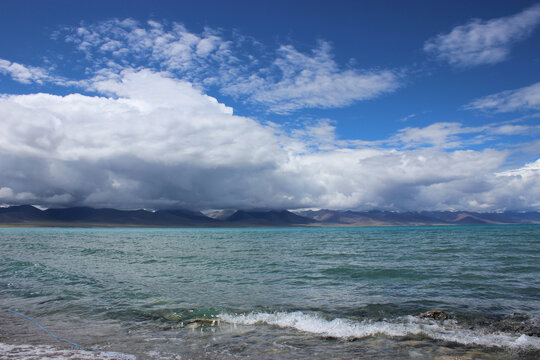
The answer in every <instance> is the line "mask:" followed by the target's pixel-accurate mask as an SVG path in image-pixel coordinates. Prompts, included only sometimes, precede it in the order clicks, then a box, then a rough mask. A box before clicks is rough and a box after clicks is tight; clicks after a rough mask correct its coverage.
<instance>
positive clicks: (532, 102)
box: [464, 82, 540, 112]
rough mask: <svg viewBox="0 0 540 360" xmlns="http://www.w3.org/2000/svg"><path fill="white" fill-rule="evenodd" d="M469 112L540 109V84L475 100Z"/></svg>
mask: <svg viewBox="0 0 540 360" xmlns="http://www.w3.org/2000/svg"><path fill="white" fill-rule="evenodd" d="M464 108H465V109H467V110H484V111H493V112H510V111H522V110H539V109H540V82H537V83H536V84H533V85H530V86H527V87H523V88H520V89H515V90H507V91H503V92H500V93H497V94H493V95H488V96H485V97H481V98H479V99H476V100H473V101H472V102H471V103H469V104H467V105H465V106H464Z"/></svg>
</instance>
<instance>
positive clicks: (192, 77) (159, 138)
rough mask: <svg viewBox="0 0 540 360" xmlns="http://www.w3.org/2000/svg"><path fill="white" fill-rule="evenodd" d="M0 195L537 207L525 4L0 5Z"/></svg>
mask: <svg viewBox="0 0 540 360" xmlns="http://www.w3.org/2000/svg"><path fill="white" fill-rule="evenodd" d="M0 34H2V35H0V205H3V206H6V205H17V204H34V205H38V206H41V207H68V206H91V207H113V208H118V209H139V208H145V209H165V208H188V209H195V210H208V209H254V208H257V209H283V208H286V209H306V208H314V209H317V208H329V209H352V210H373V209H378V210H389V211H420V210H452V211H456V210H469V211H481V212H491V211H539V210H540V2H538V1H496V0H489V1H484V0H482V1H480V0H471V1H440V0H435V1H434V0H429V1H427V0H426V1H416V0H411V1H398V0H395V1H389V0H381V1H342V0H339V1H280V0H278V1H238V0H231V1H197V2H191V1H155V2H150V1H140V0H130V1H127V0H126V1H119V0H109V1H67V0H51V1H39V0H34V1H29V0H3V1H1V2H0Z"/></svg>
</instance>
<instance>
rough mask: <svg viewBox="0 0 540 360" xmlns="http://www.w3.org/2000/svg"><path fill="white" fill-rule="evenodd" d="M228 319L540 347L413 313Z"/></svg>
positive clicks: (319, 330) (338, 334)
mask: <svg viewBox="0 0 540 360" xmlns="http://www.w3.org/2000/svg"><path fill="white" fill-rule="evenodd" d="M219 317H220V318H221V319H222V320H223V321H225V322H228V323H231V324H238V325H255V324H268V325H273V326H278V327H281V328H293V329H296V330H300V331H303V332H307V333H312V334H317V335H320V336H324V337H333V338H341V339H359V338H364V337H368V336H374V335H387V336H407V335H420V334H422V335H425V336H428V337H430V338H432V339H436V340H444V341H449V342H455V343H459V344H463V345H480V346H488V347H503V348H510V349H520V350H525V349H534V350H539V349H540V338H537V337H534V336H528V335H525V334H510V333H484V332H481V331H474V330H469V329H463V328H460V327H459V326H457V325H456V324H455V322H452V321H445V322H444V323H440V322H436V321H433V320H427V319H420V318H417V317H414V316H407V317H402V318H398V319H396V320H395V322H389V321H367V320H366V321H353V320H349V319H340V318H336V319H333V320H326V319H324V318H322V317H320V316H317V315H312V314H306V313H303V312H301V311H296V312H276V313H249V314H240V315H232V314H221V315H219Z"/></svg>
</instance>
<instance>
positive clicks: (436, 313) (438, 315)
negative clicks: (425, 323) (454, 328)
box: [419, 310, 450, 320]
mask: <svg viewBox="0 0 540 360" xmlns="http://www.w3.org/2000/svg"><path fill="white" fill-rule="evenodd" d="M419 316H420V317H421V318H431V319H433V320H446V319H450V315H449V314H448V313H446V312H444V311H442V310H430V311H427V312H425V313H421V314H420V315H419Z"/></svg>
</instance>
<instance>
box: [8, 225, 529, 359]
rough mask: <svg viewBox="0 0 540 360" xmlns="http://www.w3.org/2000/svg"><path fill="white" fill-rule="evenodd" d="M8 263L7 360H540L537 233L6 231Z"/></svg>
mask: <svg viewBox="0 0 540 360" xmlns="http://www.w3.org/2000/svg"><path fill="white" fill-rule="evenodd" d="M0 253H1V258H0V311H1V316H0V354H2V353H3V354H4V355H3V356H4V357H5V358H9V359H12V358H13V359H23V358H24V359H26V358H32V357H35V358H42V357H46V356H49V357H54V356H56V357H60V358H89V359H92V358H107V357H108V358H121V359H135V358H136V359H160V358H171V359H180V358H181V359H206V358H209V359H227V358H231V359H236V358H239V359H244V358H247V359H250V358H255V359H317V358H319V359H329V358H333V359H352V358H365V359H380V358H403V359H409V358H416V359H451V358H463V359H513V358H516V359H527V358H529V359H536V358H539V357H540V338H539V334H540V226H534V225H527V226H525V225H523V226H521V225H519V226H517V225H516V226H471V227H387V228H323V229H320V228H317V229H314V228H288V229H0ZM431 309H440V310H444V311H445V312H447V313H448V314H450V315H451V318H450V319H447V320H444V321H437V320H433V319H429V318H421V317H419V316H418V315H419V314H420V313H422V312H425V311H428V310H431ZM7 310H14V311H17V312H20V313H22V314H25V315H27V316H29V317H31V318H32V319H34V320H35V321H37V322H38V323H39V324H41V325H42V326H43V327H44V328H46V329H47V330H49V331H50V332H51V333H53V334H55V335H57V336H59V337H61V338H63V339H68V340H70V341H72V342H75V343H77V344H79V345H80V346H82V347H83V348H84V349H81V348H78V347H76V346H73V345H70V344H68V343H65V342H61V341H58V340H57V339H55V338H53V337H52V336H50V335H49V334H47V333H46V332H44V331H43V330H42V329H40V328H39V327H38V326H37V325H36V324H34V323H32V322H31V321H30V320H28V319H26V318H24V317H22V316H19V315H17V314H15V313H11V312H8V311H7ZM92 349H93V350H92ZM100 351H105V352H107V353H103V352H100ZM47 354H48V355H47ZM0 358H2V356H0Z"/></svg>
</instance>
